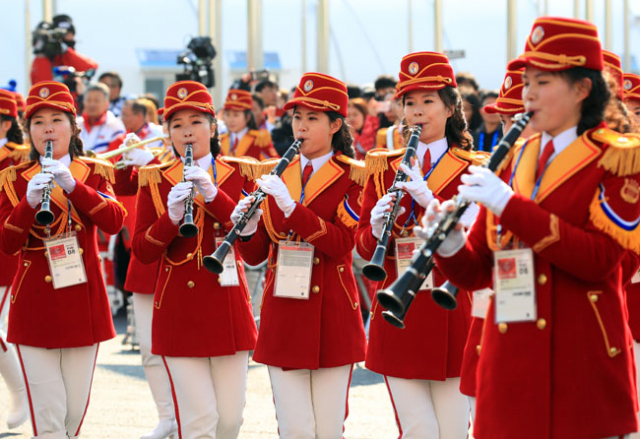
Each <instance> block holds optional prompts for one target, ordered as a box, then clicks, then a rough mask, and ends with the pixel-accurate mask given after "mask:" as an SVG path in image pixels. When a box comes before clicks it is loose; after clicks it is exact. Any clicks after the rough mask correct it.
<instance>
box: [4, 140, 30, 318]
mask: <svg viewBox="0 0 640 439" xmlns="http://www.w3.org/2000/svg"><path fill="white" fill-rule="evenodd" d="M29 150H30V148H29V147H26V146H24V145H18V144H15V143H13V142H7V143H5V144H4V145H3V146H2V148H0V171H2V170H3V169H6V168H8V167H9V166H14V165H18V164H20V163H23V162H25V161H27V160H28V159H29ZM0 266H1V267H2V271H0V287H6V286H9V285H11V283H12V282H13V277H14V276H15V274H16V270H17V269H18V257H17V255H8V254H6V253H3V252H0ZM7 293H8V290H7V291H5V297H0V311H2V308H3V305H4V303H5V301H6V294H7Z"/></svg>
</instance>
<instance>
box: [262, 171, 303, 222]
mask: <svg viewBox="0 0 640 439" xmlns="http://www.w3.org/2000/svg"><path fill="white" fill-rule="evenodd" d="M256 183H258V186H259V187H260V188H261V189H262V190H263V191H264V192H265V193H266V194H267V195H271V196H272V197H273V198H274V199H275V200H276V204H278V207H279V208H280V210H281V211H282V212H284V216H285V218H289V217H290V216H291V214H292V213H293V209H295V208H296V202H295V201H293V198H291V195H289V189H287V186H286V185H285V184H284V182H283V181H282V180H281V179H280V177H278V176H277V175H263V176H262V178H259V179H257V180H256Z"/></svg>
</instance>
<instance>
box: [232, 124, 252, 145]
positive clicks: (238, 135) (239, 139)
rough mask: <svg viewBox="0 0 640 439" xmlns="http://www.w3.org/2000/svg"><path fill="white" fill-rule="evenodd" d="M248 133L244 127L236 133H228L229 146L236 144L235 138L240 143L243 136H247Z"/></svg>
mask: <svg viewBox="0 0 640 439" xmlns="http://www.w3.org/2000/svg"><path fill="white" fill-rule="evenodd" d="M248 131H249V127H244V128H243V129H241V130H240V131H238V132H237V133H232V132H229V140H231V145H233V144H234V143H235V142H236V138H237V139H238V143H240V141H241V140H242V138H243V137H244V135H245V134H247V132H248Z"/></svg>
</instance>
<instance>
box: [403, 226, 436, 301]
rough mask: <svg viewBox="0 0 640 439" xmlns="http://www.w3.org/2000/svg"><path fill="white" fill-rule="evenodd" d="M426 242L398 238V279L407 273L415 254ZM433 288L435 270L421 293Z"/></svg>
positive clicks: (430, 273) (423, 285) (421, 287)
mask: <svg viewBox="0 0 640 439" xmlns="http://www.w3.org/2000/svg"><path fill="white" fill-rule="evenodd" d="M423 242H424V240H422V239H420V238H416V237H409V238H396V270H397V272H398V277H400V276H402V274H403V273H404V272H405V271H407V269H408V268H409V267H410V266H411V262H412V261H413V252H414V250H418V249H419V248H420V246H421V245H422V243H423ZM432 288H433V270H432V271H430V272H429V275H428V276H427V278H426V279H425V280H424V282H422V285H421V286H420V291H423V290H430V289H432Z"/></svg>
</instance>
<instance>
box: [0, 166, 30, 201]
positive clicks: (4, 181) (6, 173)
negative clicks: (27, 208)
mask: <svg viewBox="0 0 640 439" xmlns="http://www.w3.org/2000/svg"><path fill="white" fill-rule="evenodd" d="M33 164H34V162H33V161H30V162H24V163H20V164H19V165H15V166H9V167H8V168H5V169H3V170H2V171H0V192H2V191H4V190H6V192H7V196H8V197H9V200H10V201H11V204H12V205H14V206H17V205H18V203H19V202H20V200H19V199H18V196H17V195H16V192H15V189H14V188H13V182H14V181H16V180H17V179H18V173H17V170H18V169H21V168H26V167H29V166H33Z"/></svg>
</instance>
